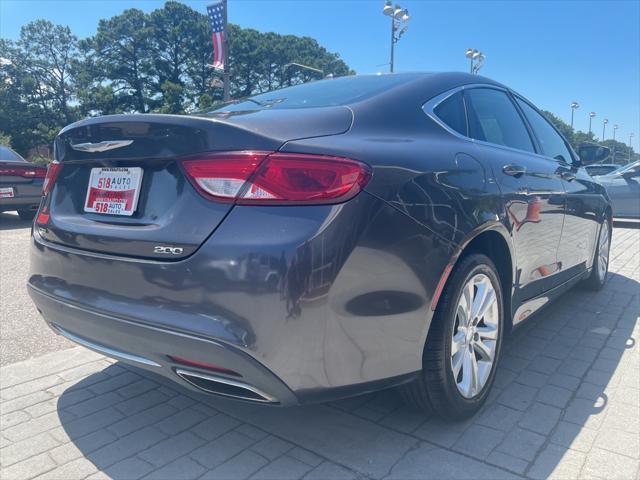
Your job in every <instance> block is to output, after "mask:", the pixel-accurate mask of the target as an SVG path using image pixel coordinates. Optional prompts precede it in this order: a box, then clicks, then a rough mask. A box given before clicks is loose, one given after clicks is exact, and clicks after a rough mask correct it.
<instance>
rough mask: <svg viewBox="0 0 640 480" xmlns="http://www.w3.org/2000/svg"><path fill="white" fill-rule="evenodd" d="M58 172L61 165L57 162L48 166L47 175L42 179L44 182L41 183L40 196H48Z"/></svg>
mask: <svg viewBox="0 0 640 480" xmlns="http://www.w3.org/2000/svg"><path fill="white" fill-rule="evenodd" d="M60 170H62V164H61V163H59V162H51V163H50V164H49V168H48V169H47V174H46V175H45V177H44V182H43V183H42V195H48V194H49V192H50V191H51V189H52V188H53V184H54V183H55V181H56V178H58V175H59V174H60Z"/></svg>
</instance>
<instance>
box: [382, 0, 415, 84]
mask: <svg viewBox="0 0 640 480" xmlns="http://www.w3.org/2000/svg"><path fill="white" fill-rule="evenodd" d="M382 13H383V14H384V15H386V16H387V17H391V58H390V59H389V71H390V72H391V73H393V54H394V49H395V45H396V43H398V40H400V38H402V35H404V34H405V32H406V31H407V29H408V28H409V26H408V25H407V23H409V20H411V17H410V16H409V10H407V9H406V8H402V7H401V6H400V5H398V4H396V6H395V7H394V6H393V5H392V4H391V0H387V1H386V2H385V4H384V8H383V9H382Z"/></svg>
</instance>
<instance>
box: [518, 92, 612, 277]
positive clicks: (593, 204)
mask: <svg viewBox="0 0 640 480" xmlns="http://www.w3.org/2000/svg"><path fill="white" fill-rule="evenodd" d="M515 98H516V102H517V104H518V106H519V107H520V108H521V110H522V112H523V114H524V116H525V118H526V120H527V121H528V123H529V125H530V127H531V129H532V131H533V134H534V136H535V139H536V140H537V144H538V149H539V152H540V157H539V158H538V160H537V161H536V164H537V165H540V167H541V168H542V169H543V170H544V172H545V174H547V175H549V177H550V178H553V179H554V180H555V182H559V183H561V184H562V185H561V188H563V189H564V191H565V192H566V197H565V198H566V200H565V205H566V208H565V215H564V225H563V226H562V225H561V226H560V228H561V230H562V235H561V239H560V244H559V246H558V265H559V267H560V269H561V271H562V272H561V275H559V276H558V277H557V280H558V281H560V282H562V281H565V280H568V279H570V278H571V277H573V276H575V275H577V274H579V273H582V272H583V271H584V270H585V269H587V268H589V267H590V266H591V260H592V257H593V247H594V242H595V239H596V235H597V231H598V230H597V229H598V223H597V218H598V216H597V212H598V210H599V208H601V203H602V199H601V197H600V195H599V193H598V192H597V189H596V188H595V182H594V180H592V178H591V176H590V175H589V174H588V173H587V171H586V169H584V168H580V167H578V166H576V163H575V160H576V159H575V158H574V155H573V153H572V151H571V149H570V147H569V146H568V144H567V142H566V140H565V139H564V138H563V137H562V135H560V134H559V133H558V132H557V130H556V129H555V128H554V127H553V125H551V123H550V122H549V121H548V120H547V119H546V118H544V116H543V115H542V114H541V113H540V112H539V111H538V110H537V109H536V108H535V107H533V106H532V105H531V104H530V103H529V102H527V101H526V100H525V99H523V98H522V97H520V96H518V95H516V96H515Z"/></svg>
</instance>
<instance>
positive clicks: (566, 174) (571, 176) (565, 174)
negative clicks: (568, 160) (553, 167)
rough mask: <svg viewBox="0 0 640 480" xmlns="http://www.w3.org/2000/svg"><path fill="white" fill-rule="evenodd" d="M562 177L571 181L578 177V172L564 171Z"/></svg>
mask: <svg viewBox="0 0 640 480" xmlns="http://www.w3.org/2000/svg"><path fill="white" fill-rule="evenodd" d="M560 178H562V179H563V180H566V181H567V182H570V181H572V180H575V179H576V174H575V173H573V172H562V173H561V174H560Z"/></svg>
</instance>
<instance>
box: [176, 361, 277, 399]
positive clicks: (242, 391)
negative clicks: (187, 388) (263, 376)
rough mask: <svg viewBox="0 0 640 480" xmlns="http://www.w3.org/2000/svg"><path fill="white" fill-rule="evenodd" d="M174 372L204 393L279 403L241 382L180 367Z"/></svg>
mask: <svg viewBox="0 0 640 480" xmlns="http://www.w3.org/2000/svg"><path fill="white" fill-rule="evenodd" d="M175 372H176V375H178V376H179V377H180V378H182V379H183V380H184V381H185V382H187V383H189V384H190V385H193V386H194V387H196V388H197V389H198V390H202V391H203V392H206V393H212V394H214V395H220V396H223V397H228V398H234V399H237V400H246V401H250V402H258V403H279V402H278V400H277V399H276V398H275V397H273V396H271V395H269V394H268V393H265V392H263V391H262V390H260V389H258V388H256V387H254V386H252V385H249V384H246V383H243V382H238V381H236V380H231V379H228V378H224V377H218V376H215V375H208V374H206V373H200V372H193V371H190V370H184V369H181V368H178V369H176V370H175Z"/></svg>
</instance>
